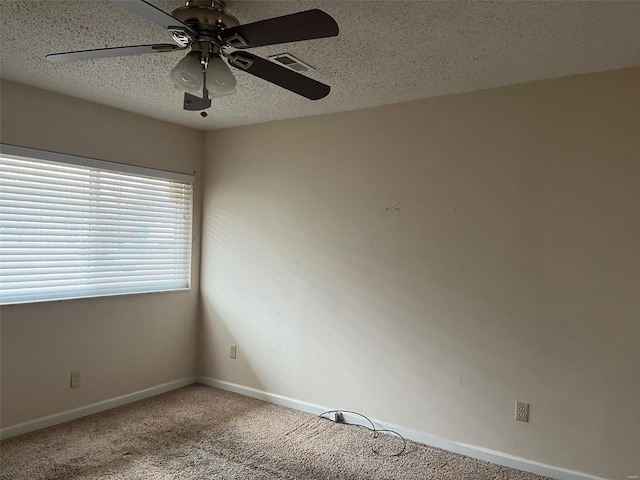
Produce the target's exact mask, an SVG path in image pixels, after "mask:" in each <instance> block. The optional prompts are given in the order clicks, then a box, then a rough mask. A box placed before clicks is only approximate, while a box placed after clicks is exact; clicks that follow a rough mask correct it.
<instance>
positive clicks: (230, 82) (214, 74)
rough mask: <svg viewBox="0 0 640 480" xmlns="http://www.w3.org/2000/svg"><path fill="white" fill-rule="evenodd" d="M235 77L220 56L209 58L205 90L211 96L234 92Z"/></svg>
mask: <svg viewBox="0 0 640 480" xmlns="http://www.w3.org/2000/svg"><path fill="white" fill-rule="evenodd" d="M235 88H236V78H235V77H234V76H233V74H232V73H231V69H230V68H229V66H228V65H227V63H226V62H225V61H224V60H223V59H222V58H220V57H215V58H212V59H211V60H209V66H208V67H207V90H209V93H210V94H211V95H212V96H215V97H219V96H222V95H227V94H229V93H233V92H235Z"/></svg>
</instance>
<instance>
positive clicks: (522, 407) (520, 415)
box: [516, 402, 529, 422]
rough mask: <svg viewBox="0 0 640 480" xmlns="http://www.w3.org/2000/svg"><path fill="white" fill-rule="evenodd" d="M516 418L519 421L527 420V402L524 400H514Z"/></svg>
mask: <svg viewBox="0 0 640 480" xmlns="http://www.w3.org/2000/svg"><path fill="white" fill-rule="evenodd" d="M516 420H518V421H519V422H528V421H529V404H528V403H524V402H516Z"/></svg>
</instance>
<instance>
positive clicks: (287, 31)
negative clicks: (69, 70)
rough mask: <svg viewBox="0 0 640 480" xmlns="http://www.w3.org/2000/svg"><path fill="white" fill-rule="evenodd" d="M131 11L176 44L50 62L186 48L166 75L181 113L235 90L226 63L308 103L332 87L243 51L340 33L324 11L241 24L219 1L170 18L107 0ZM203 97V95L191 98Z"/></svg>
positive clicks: (125, 0) (146, 6)
mask: <svg viewBox="0 0 640 480" xmlns="http://www.w3.org/2000/svg"><path fill="white" fill-rule="evenodd" d="M111 1H112V2H113V3H115V4H117V5H119V6H120V7H122V8H124V9H126V10H129V11H130V12H133V13H136V14H138V15H141V16H142V17H144V18H146V19H148V20H150V21H152V22H154V23H157V24H158V25H161V26H162V27H165V28H167V29H168V30H169V31H170V32H171V35H172V37H173V40H174V42H175V44H170V43H168V44H164V43H163V44H153V45H134V46H127V47H111V48H99V49H95V50H80V51H74V52H65V53H54V54H50V55H47V59H49V60H50V61H52V62H61V63H69V62H76V61H81V60H92V59H99V58H107V57H119V56H126V55H140V54H145V53H163V52H173V51H177V50H187V49H190V51H189V53H187V55H186V56H185V57H184V58H183V59H182V60H180V62H178V64H177V65H176V66H175V68H174V69H173V70H172V71H171V73H170V77H171V79H172V80H173V82H174V84H175V85H176V87H177V88H178V89H180V90H182V91H184V92H185V94H184V109H185V110H191V111H199V110H202V112H201V115H202V116H203V117H205V116H206V115H207V114H206V112H204V110H206V109H207V108H209V107H210V106H211V99H210V98H209V96H210V95H211V96H213V97H219V96H223V95H228V94H230V93H233V92H235V86H236V80H235V77H234V76H233V74H232V73H231V70H230V69H229V67H228V66H227V63H226V62H225V61H224V60H223V59H226V60H227V62H228V64H229V65H231V66H232V67H235V68H237V69H239V70H243V71H245V72H247V73H249V74H251V75H254V76H256V77H259V78H262V79H263V80H266V81H268V82H271V83H274V84H276V85H278V86H280V87H282V88H285V89H287V90H290V91H291V92H294V93H297V94H298V95H301V96H303V97H306V98H308V99H310V100H319V99H321V98H324V97H326V96H327V95H328V94H329V91H330V90H331V88H330V87H329V86H328V85H325V84H324V83H321V82H318V81H316V80H313V79H311V78H309V77H305V76H304V75H301V74H300V73H297V72H295V71H293V70H290V69H288V68H286V67H281V66H280V65H276V64H275V63H273V62H270V61H269V60H265V59H264V58H261V57H259V56H257V55H254V54H252V53H249V52H247V51H244V49H247V48H253V47H262V46H265V45H275V44H278V43H286V42H297V41H302V40H312V39H315V38H324V37H333V36H336V35H338V24H337V23H336V21H335V20H334V19H333V18H332V17H331V16H330V15H328V14H327V13H325V12H323V11H322V10H317V9H314V10H306V11H304V12H299V13H294V14H291V15H284V16H281V17H275V18H271V19H267V20H261V21H259V22H254V23H248V24H246V25H240V23H239V22H238V19H237V18H235V17H234V16H233V15H231V14H229V13H227V12H226V10H225V4H224V3H223V2H222V1H221V0H188V1H187V2H186V5H185V6H184V7H179V8H177V9H175V10H174V11H173V12H172V13H171V15H169V14H168V13H166V12H164V11H163V10H160V9H159V8H157V7H155V6H154V5H151V4H150V3H148V2H146V1H144V0H111ZM200 93H201V94H202V97H199V96H196V95H194V94H198V95H199V94H200Z"/></svg>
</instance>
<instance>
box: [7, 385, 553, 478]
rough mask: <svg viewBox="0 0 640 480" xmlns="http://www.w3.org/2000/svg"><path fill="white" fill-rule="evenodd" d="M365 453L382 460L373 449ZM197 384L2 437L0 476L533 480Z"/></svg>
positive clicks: (452, 455)
mask: <svg viewBox="0 0 640 480" xmlns="http://www.w3.org/2000/svg"><path fill="white" fill-rule="evenodd" d="M372 447H373V448H375V449H377V450H378V452H379V453H382V454H383V455H377V454H375V453H373V451H372ZM401 447H402V441H401V440H400V439H399V438H398V437H395V436H392V435H379V436H378V438H376V439H374V438H373V435H372V433H371V432H370V431H368V430H366V429H364V428H362V427H357V426H353V425H341V424H337V423H334V422H332V421H329V420H324V419H321V418H319V417H316V416H314V415H311V414H308V413H304V412H299V411H296V410H291V409H288V408H285V407H281V406H277V405H272V404H270V403H265V402H262V401H260V400H255V399H253V398H248V397H244V396H242V395H237V394H234V393H230V392H226V391H223V390H219V389H216V388H211V387H207V386H203V385H191V386H188V387H184V388H181V389H178V390H174V391H172V392H169V393H165V394H162V395H158V396H156V397H153V398H149V399H146V400H141V401H139V402H135V403H132V404H129V405H125V406H122V407H118V408H114V409H112V410H108V411H105V412H101V413H98V414H95V415H91V416H88V417H84V418H80V419H78V420H74V421H72V422H68V423H64V424H61V425H56V426H53V427H49V428H46V429H43V430H39V431H37V432H32V433H28V434H26V435H21V436H19V437H14V438H10V439H7V440H3V441H2V443H0V455H1V457H0V458H1V463H0V465H1V467H0V472H1V474H0V475H1V478H2V479H3V480H22V479H25V480H26V479H28V480H44V479H46V480H89V479H136V480H147V479H148V480H151V479H153V480H156V479H157V480H160V479H162V480H169V479H260V480H275V479H290V480H294V479H295V480H305V479H319V480H320V479H327V480H329V479H330V480H338V479H350V480H364V479H377V480H378V479H379V480H409V479H421V480H422V479H433V480H454V479H455V480H460V479H468V480H543V479H545V478H546V477H541V476H539V475H534V474H531V473H525V472H521V471H518V470H513V469H510V468H506V467H502V466H499V465H494V464H491V463H488V462H483V461H481V460H475V459H472V458H469V457H465V456H463V455H458V454H454V453H450V452H446V451H444V450H440V449H437V448H432V447H428V446H425V445H422V444H419V443H415V442H411V441H408V442H407V448H406V450H405V452H404V453H403V454H402V455H401V456H399V457H394V456H385V455H384V454H385V453H392V452H394V451H396V452H397V451H398V450H399V448H401Z"/></svg>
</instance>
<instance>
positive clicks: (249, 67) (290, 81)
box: [228, 52, 331, 100]
mask: <svg viewBox="0 0 640 480" xmlns="http://www.w3.org/2000/svg"><path fill="white" fill-rule="evenodd" d="M228 58H229V64H230V65H232V66H234V67H236V68H238V69H240V70H244V71H245V72H247V73H250V74H251V75H255V76H256V77H260V78H262V79H263V80H266V81H267V82H271V83H274V84H276V85H278V86H280V87H282V88H286V89H287V90H290V91H292V92H293V93H297V94H298V95H302V96H303V97H307V98H308V99H309V100H319V99H321V98H324V97H326V96H327V95H329V92H330V91H331V87H329V85H325V84H324V83H320V82H318V81H317V80H314V79H312V78H309V77H305V76H304V75H301V74H299V73H298V72H294V71H293V70H289V69H288V68H285V67H281V66H280V65H276V64H275V63H273V62H270V61H269V60H265V59H264V58H261V57H258V56H256V55H254V54H252V53H249V52H233V53H230V54H229V55H228Z"/></svg>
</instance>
